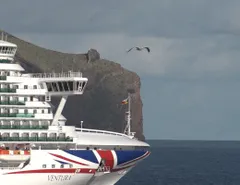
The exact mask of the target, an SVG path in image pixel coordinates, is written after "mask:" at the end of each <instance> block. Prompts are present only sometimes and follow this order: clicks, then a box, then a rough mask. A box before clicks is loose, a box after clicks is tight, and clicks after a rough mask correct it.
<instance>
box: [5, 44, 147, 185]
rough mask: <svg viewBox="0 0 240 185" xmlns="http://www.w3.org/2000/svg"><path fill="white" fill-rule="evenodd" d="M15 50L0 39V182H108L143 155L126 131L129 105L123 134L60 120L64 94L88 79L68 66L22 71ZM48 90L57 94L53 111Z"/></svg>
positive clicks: (80, 90) (143, 149) (141, 147)
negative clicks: (57, 70) (66, 68)
mask: <svg viewBox="0 0 240 185" xmlns="http://www.w3.org/2000/svg"><path fill="white" fill-rule="evenodd" d="M16 51H17V45H15V44H13V43H10V42H7V41H4V40H0V181H1V183H3V184H4V185H13V184H14V185H15V184H19V185H30V184H32V183H35V184H39V185H47V184H48V183H51V184H52V183H54V184H73V185H75V184H76V185H79V184H82V185H85V184H86V185H90V184H91V185H97V184H99V185H100V184H104V185H107V184H109V185H112V184H115V183H116V182H117V181H118V180H119V179H120V178H121V177H123V176H124V175H125V173H126V172H128V171H129V170H130V169H132V168H133V167H134V166H135V165H136V163H137V162H138V161H140V160H142V159H144V158H146V157H147V156H148V155H149V152H148V148H149V145H148V144H147V143H144V142H141V141H139V140H137V139H136V138H134V135H133V134H132V132H130V128H131V127H130V119H131V118H130V110H129V111H128V113H129V117H128V119H129V121H128V124H127V128H128V134H123V133H117V132H110V131H105V130H97V129H86V128H82V126H81V128H76V127H75V126H67V125H65V122H66V118H65V117H64V116H63V115H62V110H63V108H64V106H65V104H66V101H67V99H68V96H72V95H82V94H83V93H84V90H85V87H86V85H87V82H88V79H87V78H85V77H83V75H82V73H81V72H72V71H68V72H65V73H64V72H62V73H34V74H27V73H25V71H24V69H23V68H22V67H21V65H20V64H18V63H16V62H15V61H14V56H15V54H16ZM54 96H58V97H61V100H60V103H59V105H58V107H57V109H56V110H54V111H53V107H52V104H51V97H54ZM81 125H82V124H81ZM27 176H28V177H29V178H25V177H27ZM13 177H14V178H13Z"/></svg>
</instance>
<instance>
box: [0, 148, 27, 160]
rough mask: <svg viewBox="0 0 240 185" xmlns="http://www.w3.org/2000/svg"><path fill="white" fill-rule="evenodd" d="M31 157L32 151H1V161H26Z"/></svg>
mask: <svg viewBox="0 0 240 185" xmlns="http://www.w3.org/2000/svg"><path fill="white" fill-rule="evenodd" d="M29 157H30V150H5V149H0V161H8V162H12V161H26V160H27V159H29Z"/></svg>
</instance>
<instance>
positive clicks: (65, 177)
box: [48, 175, 72, 181]
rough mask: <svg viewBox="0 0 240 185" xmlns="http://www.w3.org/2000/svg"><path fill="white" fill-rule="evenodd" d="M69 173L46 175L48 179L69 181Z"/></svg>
mask: <svg viewBox="0 0 240 185" xmlns="http://www.w3.org/2000/svg"><path fill="white" fill-rule="evenodd" d="M71 177H72V176H71V175H48V181H70V180H71Z"/></svg>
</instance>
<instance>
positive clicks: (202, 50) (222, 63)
mask: <svg viewBox="0 0 240 185" xmlns="http://www.w3.org/2000/svg"><path fill="white" fill-rule="evenodd" d="M0 2H1V6H0V17H1V25H0V26H1V28H0V29H4V30H6V31H7V32H9V33H11V34H14V35H15V36H18V37H20V38H21V39H24V40H27V41H29V42H32V43H34V44H37V45H39V46H42V47H46V48H49V49H53V50H58V51H62V52H70V53H85V52H86V51H87V50H88V49H89V48H95V49H97V50H98V51H99V52H100V54H101V57H102V58H106V59H109V60H112V61H115V62H118V63H120V64H121V65H122V66H123V67H125V68H127V69H129V70H132V71H135V72H137V73H138V75H139V76H140V77H141V82H142V87H141V96H142V100H143V114H144V115H143V119H144V135H145V136H146V138H147V139H177V140H185V139H186V140H240V134H239V133H240V114H239V112H240V60H239V59H240V21H239V16H240V11H239V9H240V8H239V7H240V1H239V0H181V1H179V0H121V1H120V0H101V1H99V0H68V1H66V0H51V1H49V0H41V1H33V0H21V1H16V0H8V1H0ZM132 46H149V47H150V48H151V53H147V52H137V51H133V52H130V53H128V54H126V50H127V49H129V48H130V47H132Z"/></svg>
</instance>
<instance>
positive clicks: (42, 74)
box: [28, 71, 82, 78]
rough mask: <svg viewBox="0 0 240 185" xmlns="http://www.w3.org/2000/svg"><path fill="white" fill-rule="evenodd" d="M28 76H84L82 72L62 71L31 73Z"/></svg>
mask: <svg viewBox="0 0 240 185" xmlns="http://www.w3.org/2000/svg"><path fill="white" fill-rule="evenodd" d="M28 76H30V77H32V78H70V77H82V73H81V72H72V71H69V72H62V73H30V74H28Z"/></svg>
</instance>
